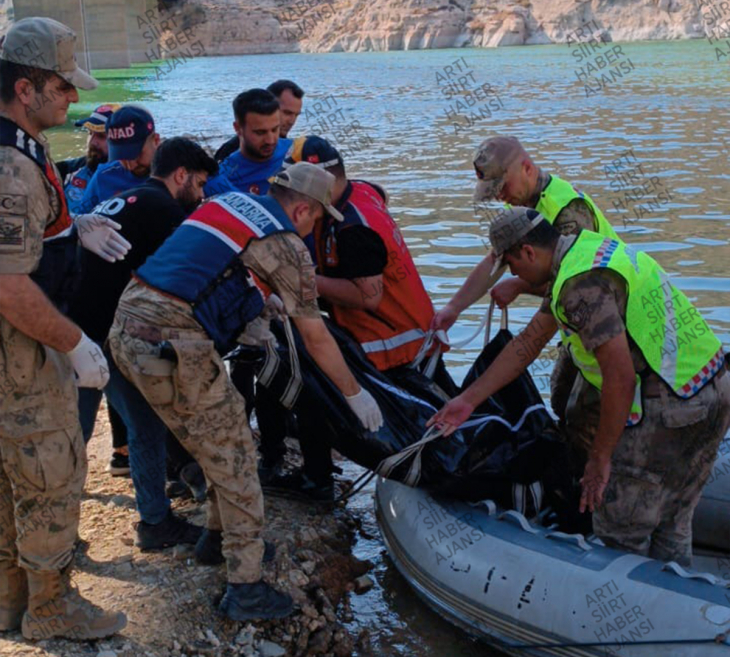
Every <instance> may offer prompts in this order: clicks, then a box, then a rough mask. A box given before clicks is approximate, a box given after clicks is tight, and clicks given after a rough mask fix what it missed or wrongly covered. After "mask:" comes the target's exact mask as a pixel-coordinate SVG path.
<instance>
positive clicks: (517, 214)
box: [489, 206, 546, 274]
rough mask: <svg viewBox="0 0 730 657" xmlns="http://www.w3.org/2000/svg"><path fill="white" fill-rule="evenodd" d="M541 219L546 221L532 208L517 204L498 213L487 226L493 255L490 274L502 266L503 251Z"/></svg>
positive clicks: (515, 242)
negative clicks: (492, 265)
mask: <svg viewBox="0 0 730 657" xmlns="http://www.w3.org/2000/svg"><path fill="white" fill-rule="evenodd" d="M543 221H546V219H545V217H543V216H542V215H541V214H540V213H539V212H538V211H537V210H533V209H532V208H523V207H520V206H517V207H513V208H509V209H507V210H505V211H504V212H502V213H500V215H499V216H498V217H497V218H496V219H495V220H494V221H493V222H492V224H491V225H490V226H489V241H490V242H491V243H492V250H493V251H494V256H495V261H494V267H492V272H491V273H492V274H494V273H495V272H496V271H497V270H498V269H499V268H500V267H502V266H503V264H504V263H503V258H504V253H505V251H507V250H508V249H510V248H512V247H513V246H514V245H515V244H517V243H518V242H519V241H520V240H521V239H522V238H523V237H524V236H525V235H527V234H528V233H529V232H530V231H531V230H532V229H533V228H535V226H537V225H538V224H539V223H541V222H543Z"/></svg>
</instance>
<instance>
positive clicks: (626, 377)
mask: <svg viewBox="0 0 730 657" xmlns="http://www.w3.org/2000/svg"><path fill="white" fill-rule="evenodd" d="M601 372H602V376H603V383H602V386H601V415H600V418H599V420H598V430H597V431H596V437H595V439H594V441H593V447H592V448H591V456H594V457H596V458H598V459H600V460H610V459H611V455H612V454H613V451H614V449H616V445H617V444H618V441H619V439H620V438H621V435H622V434H623V432H624V429H625V428H626V420H627V419H628V417H629V413H630V412H631V404H632V403H633V400H634V390H635V388H636V375H635V372H634V369H633V366H632V367H631V368H629V367H628V366H627V365H626V364H624V363H621V362H620V361H619V362H616V360H614V361H613V362H612V363H611V362H608V359H607V360H606V361H605V362H604V366H602V367H601Z"/></svg>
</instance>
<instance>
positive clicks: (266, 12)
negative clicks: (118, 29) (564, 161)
mask: <svg viewBox="0 0 730 657" xmlns="http://www.w3.org/2000/svg"><path fill="white" fill-rule="evenodd" d="M85 2H86V4H87V7H88V6H91V5H93V3H94V0H85ZM147 4H148V5H154V4H158V6H159V8H160V9H162V11H160V12H159V13H158V14H157V16H158V22H159V23H160V24H161V25H162V24H163V21H164V19H165V18H166V17H169V16H170V15H174V16H176V17H179V18H180V19H181V20H182V22H183V24H184V25H186V26H194V27H195V30H194V34H195V38H197V39H200V40H201V41H202V44H203V46H204V48H205V53H206V54H209V55H233V54H248V53H275V52H297V51H304V52H336V51H359V50H418V49H425V48H460V47H464V46H475V47H497V46H520V45H531V44H539V43H566V42H569V41H571V40H573V41H585V40H589V39H591V38H603V39H604V40H613V41H636V40H642V39H686V38H699V37H703V36H706V35H709V34H710V33H712V31H713V29H715V30H717V29H718V25H723V26H725V27H724V32H725V36H727V34H728V33H730V9H728V6H729V5H728V3H727V2H725V1H723V0H147ZM10 6H11V0H0V32H4V30H5V29H6V27H7V19H8V17H9V16H8V14H10V13H11V11H12V10H10ZM9 10H10V11H9ZM132 22H133V21H132ZM128 28H129V25H128ZM132 28H134V26H132ZM132 28H130V29H132ZM581 30H582V31H581ZM160 37H161V42H164V40H165V39H169V38H171V37H174V33H172V34H171V33H169V32H168V31H166V30H165V28H164V27H161V29H160ZM130 47H131V46H130ZM163 56H164V53H163ZM168 56H172V54H168Z"/></svg>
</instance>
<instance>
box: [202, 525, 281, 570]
mask: <svg viewBox="0 0 730 657" xmlns="http://www.w3.org/2000/svg"><path fill="white" fill-rule="evenodd" d="M275 556H276V545H274V544H273V543H270V542H269V541H264V556H263V558H262V559H261V561H262V562H263V563H269V562H270V561H273V560H274V557H275ZM195 558H196V559H197V560H198V562H199V563H202V564H205V565H206V566H217V565H218V564H221V563H223V562H224V561H225V559H224V558H223V532H222V531H220V530H216V529H204V530H203V533H202V534H201V535H200V538H199V539H198V542H197V543H196V544H195Z"/></svg>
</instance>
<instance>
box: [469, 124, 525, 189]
mask: <svg viewBox="0 0 730 657" xmlns="http://www.w3.org/2000/svg"><path fill="white" fill-rule="evenodd" d="M523 151H524V149H523V148H522V144H520V142H519V140H518V139H517V138H516V137H490V138H489V139H487V140H486V141H483V142H482V143H481V144H480V145H479V148H477V150H476V153H474V170H475V171H476V174H477V178H479V182H478V183H477V186H476V188H475V190H474V200H475V201H488V200H491V199H494V198H497V196H498V195H499V192H500V191H502V187H503V186H504V174H505V173H507V169H509V167H510V165H511V164H512V163H513V162H514V161H515V160H516V159H517V158H518V157H519V156H520V154H521V153H522V152H523Z"/></svg>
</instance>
